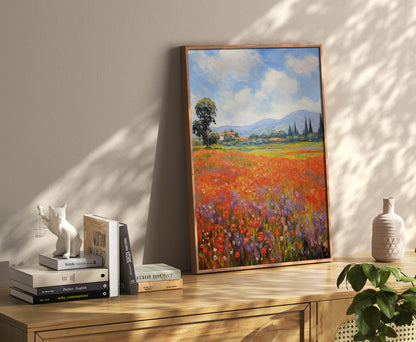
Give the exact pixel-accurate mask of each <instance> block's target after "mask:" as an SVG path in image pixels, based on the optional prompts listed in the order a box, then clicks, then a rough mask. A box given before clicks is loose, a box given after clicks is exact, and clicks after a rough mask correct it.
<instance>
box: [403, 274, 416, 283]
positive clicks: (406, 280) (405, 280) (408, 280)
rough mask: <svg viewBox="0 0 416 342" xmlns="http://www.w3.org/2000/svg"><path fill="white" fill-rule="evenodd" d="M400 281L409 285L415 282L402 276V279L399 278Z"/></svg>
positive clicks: (413, 279)
mask: <svg viewBox="0 0 416 342" xmlns="http://www.w3.org/2000/svg"><path fill="white" fill-rule="evenodd" d="M400 281H402V282H404V283H411V282H413V281H416V279H415V278H411V277H407V276H404V275H402V277H401V278H400Z"/></svg>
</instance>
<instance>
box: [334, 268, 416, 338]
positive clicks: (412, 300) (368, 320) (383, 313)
mask: <svg viewBox="0 0 416 342" xmlns="http://www.w3.org/2000/svg"><path fill="white" fill-rule="evenodd" d="M391 275H393V276H394V278H395V279H396V281H400V282H404V283H410V284H411V287H409V288H408V289H406V290H405V291H403V292H402V293H399V291H397V290H395V289H393V288H391V287H389V286H387V285H386V283H387V280H388V279H389V278H390V276H391ZM344 280H345V282H346V285H347V287H348V283H349V284H350V285H351V287H352V288H353V290H354V291H355V292H357V294H356V295H355V296H354V298H353V301H352V303H351V305H350V306H349V308H348V310H347V314H348V315H351V314H354V316H355V317H354V318H355V323H356V325H357V328H358V333H357V334H356V335H355V336H354V341H364V340H369V341H370V342H379V341H382V342H385V341H387V340H386V338H387V337H396V336H397V333H396V331H395V330H394V328H393V327H392V326H391V324H392V323H394V324H395V325H396V326H402V325H410V324H411V323H412V320H413V317H416V316H415V315H416V287H415V286H414V284H413V281H416V279H415V278H411V277H408V276H406V275H405V274H403V273H402V272H401V271H400V269H399V268H397V267H394V266H386V265H375V264H368V263H363V264H349V265H347V266H345V267H344V269H343V270H342V272H341V273H340V274H339V276H338V279H337V287H338V288H339V286H340V285H341V284H342V283H343V282H344ZM367 280H368V281H369V282H370V283H371V285H372V286H373V287H374V288H368V289H366V290H364V291H361V290H362V289H363V288H364V286H365V284H366V282H367Z"/></svg>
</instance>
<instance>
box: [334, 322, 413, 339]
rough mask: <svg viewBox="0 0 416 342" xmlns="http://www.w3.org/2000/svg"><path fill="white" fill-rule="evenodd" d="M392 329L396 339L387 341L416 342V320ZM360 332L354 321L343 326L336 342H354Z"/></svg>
mask: <svg viewBox="0 0 416 342" xmlns="http://www.w3.org/2000/svg"><path fill="white" fill-rule="evenodd" d="M392 328H393V329H394V330H396V333H397V337H396V338H387V341H395V342H408V341H412V342H414V341H416V320H415V319H413V322H412V324H411V325H405V326H401V327H396V326H395V325H394V324H392ZM357 332H358V329H357V326H356V325H355V322H354V321H353V320H351V321H347V322H345V323H344V324H342V325H341V326H340V327H339V328H338V330H337V334H336V335H335V342H353V341H354V335H355V334H356V333H357Z"/></svg>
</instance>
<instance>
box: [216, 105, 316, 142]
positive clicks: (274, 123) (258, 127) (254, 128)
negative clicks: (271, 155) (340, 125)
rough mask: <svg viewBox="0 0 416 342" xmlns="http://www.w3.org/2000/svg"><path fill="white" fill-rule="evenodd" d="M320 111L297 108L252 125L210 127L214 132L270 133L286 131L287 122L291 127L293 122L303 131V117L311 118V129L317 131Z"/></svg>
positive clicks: (242, 134)
mask: <svg viewBox="0 0 416 342" xmlns="http://www.w3.org/2000/svg"><path fill="white" fill-rule="evenodd" d="M320 116H321V113H315V112H310V111H307V110H298V111H296V112H293V113H291V114H289V115H287V116H285V117H284V118H282V119H278V120H276V119H264V120H260V121H257V122H256V123H254V124H252V125H245V126H237V125H224V126H218V127H216V126H211V129H212V130H213V131H215V132H218V133H222V132H224V131H227V132H228V131H230V130H231V129H232V130H233V131H235V132H237V133H238V135H240V136H242V137H244V136H250V135H251V134H257V135H261V134H270V133H271V132H278V131H280V130H283V131H285V132H287V131H288V128H289V124H290V125H291V126H292V127H293V124H294V123H295V124H296V128H297V129H298V130H299V132H302V131H303V128H304V127H305V118H306V120H307V121H308V122H309V119H311V123H312V129H313V131H314V132H317V131H318V127H319V118H320Z"/></svg>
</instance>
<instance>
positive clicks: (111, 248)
mask: <svg viewBox="0 0 416 342" xmlns="http://www.w3.org/2000/svg"><path fill="white" fill-rule="evenodd" d="M84 251H85V252H86V253H92V254H97V255H100V256H102V258H103V262H104V265H103V266H104V267H106V268H108V278H109V279H108V280H109V284H110V297H116V296H118V295H119V294H120V291H119V282H120V275H119V253H120V252H119V229H118V221H115V220H109V219H106V218H104V217H100V216H96V215H84Z"/></svg>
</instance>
